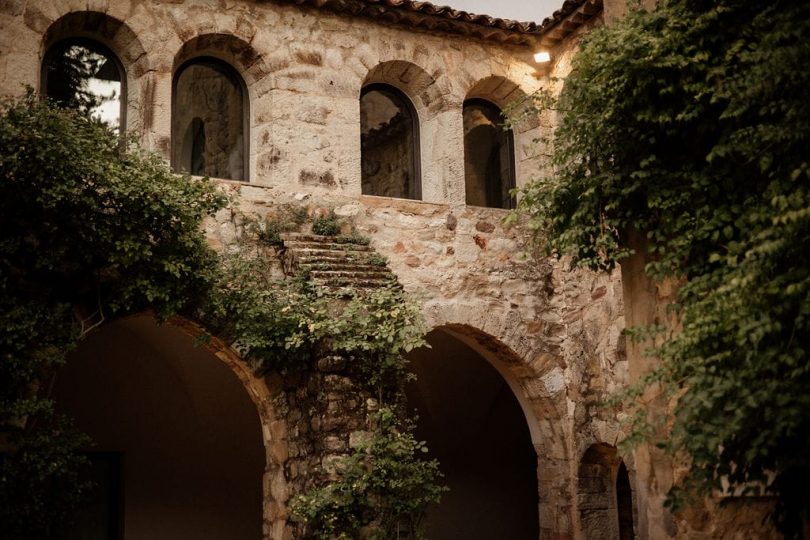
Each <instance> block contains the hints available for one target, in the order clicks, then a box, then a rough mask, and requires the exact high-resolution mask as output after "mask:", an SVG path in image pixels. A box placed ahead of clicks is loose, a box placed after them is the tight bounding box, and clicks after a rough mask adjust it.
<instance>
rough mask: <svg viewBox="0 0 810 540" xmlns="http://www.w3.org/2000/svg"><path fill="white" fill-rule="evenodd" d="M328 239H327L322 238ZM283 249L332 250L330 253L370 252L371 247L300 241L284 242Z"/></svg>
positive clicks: (348, 243)
mask: <svg viewBox="0 0 810 540" xmlns="http://www.w3.org/2000/svg"><path fill="white" fill-rule="evenodd" d="M324 238H329V237H324ZM284 247H286V248H287V249H291V250H294V251H298V250H304V249H306V250H332V251H372V249H371V247H369V246H366V245H363V244H352V243H350V242H345V243H344V242H325V241H324V242H314V241H301V240H285V241H284Z"/></svg>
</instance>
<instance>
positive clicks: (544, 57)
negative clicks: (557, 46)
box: [534, 51, 551, 64]
mask: <svg viewBox="0 0 810 540" xmlns="http://www.w3.org/2000/svg"><path fill="white" fill-rule="evenodd" d="M534 61H535V62H537V63H538V64H545V63H546V62H550V61H551V54H549V52H548V51H540V52H537V53H534Z"/></svg>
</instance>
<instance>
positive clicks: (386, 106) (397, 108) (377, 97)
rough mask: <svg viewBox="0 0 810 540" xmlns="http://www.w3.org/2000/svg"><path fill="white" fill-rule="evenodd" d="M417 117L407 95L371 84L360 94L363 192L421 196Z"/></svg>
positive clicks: (387, 87)
mask: <svg viewBox="0 0 810 540" xmlns="http://www.w3.org/2000/svg"><path fill="white" fill-rule="evenodd" d="M418 142H419V128H418V118H417V116H416V111H415V110H414V108H413V105H412V104H411V102H410V101H409V100H408V98H407V97H406V96H405V94H403V93H402V92H400V91H399V90H397V89H396V88H393V87H391V86H387V85H380V84H372V85H369V86H367V87H365V88H364V89H363V92H362V93H361V95H360V148H361V159H360V162H361V170H362V192H363V194H364V195H378V196H381V197H396V198H399V199H420V198H421V196H422V193H421V186H420V178H419V152H418Z"/></svg>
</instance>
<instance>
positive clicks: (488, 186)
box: [463, 99, 515, 208]
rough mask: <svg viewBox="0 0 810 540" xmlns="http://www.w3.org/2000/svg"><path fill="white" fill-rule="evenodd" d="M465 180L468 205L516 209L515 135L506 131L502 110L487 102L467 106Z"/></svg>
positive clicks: (464, 114)
mask: <svg viewBox="0 0 810 540" xmlns="http://www.w3.org/2000/svg"><path fill="white" fill-rule="evenodd" d="M463 116H464V180H465V186H466V193H467V204H470V205H474V206H486V207H489V208H514V207H515V199H514V197H512V195H511V193H510V190H511V189H512V188H514V187H515V163H514V151H513V143H512V132H511V131H505V130H504V129H503V120H502V118H501V110H500V109H499V108H498V107H497V106H495V105H494V104H492V103H490V102H489V101H486V100H483V99H469V100H467V101H465V102H464V112H463Z"/></svg>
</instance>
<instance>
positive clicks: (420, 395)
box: [406, 329, 539, 540]
mask: <svg viewBox="0 0 810 540" xmlns="http://www.w3.org/2000/svg"><path fill="white" fill-rule="evenodd" d="M427 341H428V343H429V344H430V345H431V348H430V349H427V348H425V349H419V350H416V351H414V352H413V353H411V354H410V355H409V360H410V367H411V370H412V371H413V372H414V373H415V374H416V376H417V379H416V381H414V382H412V383H410V384H409V385H408V387H407V389H406V395H407V399H408V406H409V408H410V409H416V414H417V415H418V417H419V418H418V422H417V430H416V436H417V437H418V438H420V439H421V440H425V441H427V444H428V447H429V449H430V455H431V457H435V458H437V459H438V460H439V462H440V464H441V470H442V472H443V473H444V475H445V479H444V481H445V483H446V484H447V485H448V486H449V488H450V491H449V492H447V493H445V494H444V495H443V496H442V501H441V503H440V504H439V505H437V506H436V507H434V508H432V509H431V510H430V511H429V513H428V516H427V536H428V538H430V539H431V540H451V539H452V540H455V539H458V538H475V539H476V540H500V539H503V538H509V539H511V540H523V539H526V540H529V539H531V540H536V539H537V538H538V535H539V517H538V495H537V493H538V491H537V455H536V453H535V450H534V446H533V445H532V441H531V436H530V433H529V427H528V424H527V423H526V418H525V416H524V414H523V411H522V409H521V407H520V405H519V403H518V400H517V398H516V397H515V395H514V394H513V393H512V390H511V389H510V387H509V385H508V384H507V382H506V381H505V380H504V379H503V377H502V376H501V375H500V374H499V373H498V371H497V370H496V369H495V368H494V367H493V366H492V365H491V364H490V363H489V362H488V361H487V360H485V359H484V358H483V357H482V356H481V355H480V354H479V353H478V352H476V351H475V350H474V349H472V348H471V347H470V346H468V345H467V344H465V343H464V342H462V341H461V340H459V339H458V338H456V337H454V336H453V335H451V334H450V333H448V332H446V331H444V330H442V329H438V330H434V331H432V332H430V334H428V336H427Z"/></svg>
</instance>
